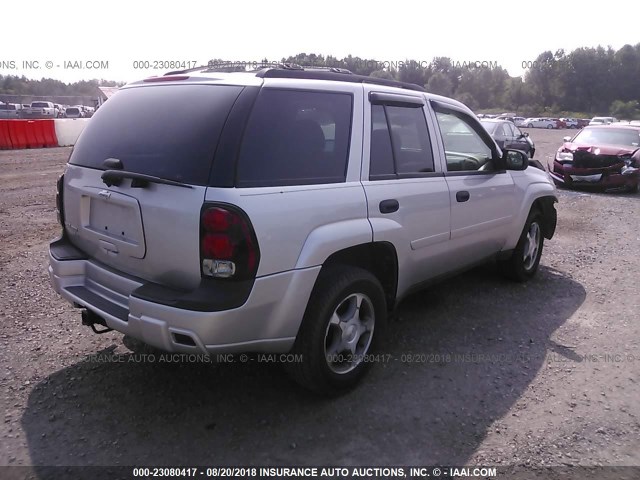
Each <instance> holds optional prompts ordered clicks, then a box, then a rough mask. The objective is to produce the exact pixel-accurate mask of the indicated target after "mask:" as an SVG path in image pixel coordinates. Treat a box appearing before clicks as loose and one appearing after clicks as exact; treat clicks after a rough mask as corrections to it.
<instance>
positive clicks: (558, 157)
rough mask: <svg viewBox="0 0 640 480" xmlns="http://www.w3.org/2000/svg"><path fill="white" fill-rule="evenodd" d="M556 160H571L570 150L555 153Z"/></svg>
mask: <svg viewBox="0 0 640 480" xmlns="http://www.w3.org/2000/svg"><path fill="white" fill-rule="evenodd" d="M556 160H558V161H559V162H563V161H567V160H568V161H572V160H573V153H571V152H558V153H556Z"/></svg>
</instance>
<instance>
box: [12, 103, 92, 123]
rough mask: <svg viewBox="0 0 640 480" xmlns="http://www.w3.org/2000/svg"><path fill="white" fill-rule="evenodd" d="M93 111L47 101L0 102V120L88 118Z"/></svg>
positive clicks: (90, 108)
mask: <svg viewBox="0 0 640 480" xmlns="http://www.w3.org/2000/svg"><path fill="white" fill-rule="evenodd" d="M94 111H95V109H94V108H92V107H87V106H85V105H73V106H69V105H60V104H57V103H53V102H49V101H35V102H31V104H20V103H3V102H0V118H5V119H12V118H14V119H15V118H33V119H36V118H37V119H42V118H90V117H91V116H92V115H93V113H94Z"/></svg>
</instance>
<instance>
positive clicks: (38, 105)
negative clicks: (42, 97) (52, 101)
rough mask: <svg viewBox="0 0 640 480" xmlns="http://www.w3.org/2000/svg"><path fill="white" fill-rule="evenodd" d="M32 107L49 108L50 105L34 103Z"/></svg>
mask: <svg viewBox="0 0 640 480" xmlns="http://www.w3.org/2000/svg"><path fill="white" fill-rule="evenodd" d="M31 106H32V107H36V108H49V106H50V105H49V104H48V103H47V102H33V103H32V104H31Z"/></svg>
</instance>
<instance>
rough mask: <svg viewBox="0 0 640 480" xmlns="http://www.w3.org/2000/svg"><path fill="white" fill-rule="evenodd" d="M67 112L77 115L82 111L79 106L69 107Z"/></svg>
mask: <svg viewBox="0 0 640 480" xmlns="http://www.w3.org/2000/svg"><path fill="white" fill-rule="evenodd" d="M66 112H67V113H68V114H72V115H76V114H78V113H80V110H78V109H77V108H67V110H66Z"/></svg>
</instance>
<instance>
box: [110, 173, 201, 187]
mask: <svg viewBox="0 0 640 480" xmlns="http://www.w3.org/2000/svg"><path fill="white" fill-rule="evenodd" d="M101 178H102V181H103V182H104V184H105V185H106V186H107V187H110V186H112V185H120V184H121V183H122V180H123V179H125V178H130V179H131V187H132V188H145V187H146V186H148V185H149V183H160V184H162V185H174V186H176V187H184V188H193V187H192V186H191V185H188V184H186V183H182V182H176V181H175V180H167V179H165V178H160V177H154V176H153V175H145V174H144V173H136V172H127V171H126V170H105V171H104V172H103V173H102V176H101Z"/></svg>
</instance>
